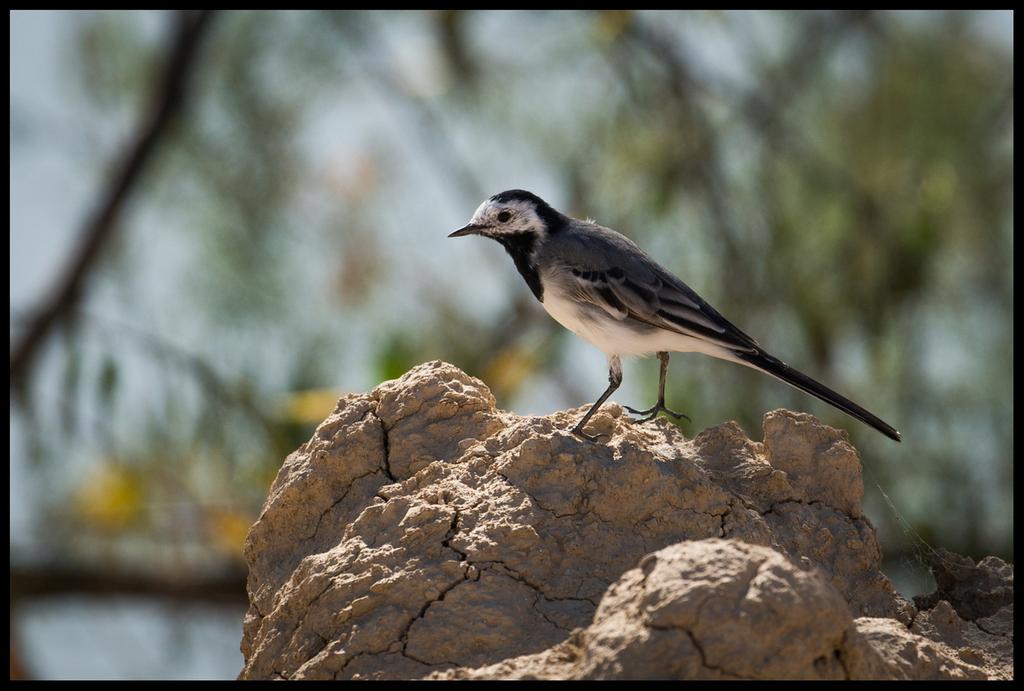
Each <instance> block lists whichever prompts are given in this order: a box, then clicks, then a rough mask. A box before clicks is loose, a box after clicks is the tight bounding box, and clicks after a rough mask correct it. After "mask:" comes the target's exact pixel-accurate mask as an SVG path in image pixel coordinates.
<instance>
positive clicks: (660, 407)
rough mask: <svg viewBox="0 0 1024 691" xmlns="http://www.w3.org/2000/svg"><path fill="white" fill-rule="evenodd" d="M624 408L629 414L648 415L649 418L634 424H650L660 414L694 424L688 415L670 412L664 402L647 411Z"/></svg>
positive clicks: (626, 406) (641, 419) (625, 406)
mask: <svg viewBox="0 0 1024 691" xmlns="http://www.w3.org/2000/svg"><path fill="white" fill-rule="evenodd" d="M622 407H623V408H625V409H626V410H628V411H629V412H631V413H633V414H634V415H646V416H647V417H642V418H640V419H638V420H633V422H649V421H651V420H653V419H654V418H656V417H658V413H667V414H669V415H671V416H672V417H674V418H675V419H676V420H682V419H685V420H686V421H687V422H693V420H691V419H690V416H689V415H687V414H685V413H677V412H676V411H674V410H669V409H668V408H666V407H665V403H664V402H663V401H659V402H658V403H655V404H654V405H653V406H651V407H650V408H648V409H647V410H637V409H636V408H630V407H629V406H628V405H624V406H622Z"/></svg>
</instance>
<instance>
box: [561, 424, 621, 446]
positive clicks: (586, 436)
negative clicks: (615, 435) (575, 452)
mask: <svg viewBox="0 0 1024 691" xmlns="http://www.w3.org/2000/svg"><path fill="white" fill-rule="evenodd" d="M570 431H571V432H572V433H573V434H575V435H576V436H577V437H580V438H581V439H586V440H587V441H591V442H594V443H597V442H598V440H600V439H601V437H608V438H609V439H611V436H610V435H608V434H587V433H586V432H584V431H583V427H582V426H580V425H576V426H575V427H573V428H572V429H571V430H570Z"/></svg>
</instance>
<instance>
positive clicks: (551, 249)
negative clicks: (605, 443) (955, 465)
mask: <svg viewBox="0 0 1024 691" xmlns="http://www.w3.org/2000/svg"><path fill="white" fill-rule="evenodd" d="M467 235H479V236H483V237H487V238H491V239H492V240H496V241H497V242H498V243H500V244H501V245H502V246H503V247H504V248H505V250H506V251H507V252H508V254H509V256H511V258H512V261H513V263H514V264H515V267H516V269H518V271H519V273H520V275H521V276H522V277H523V279H524V280H525V281H526V285H527V286H529V288H530V290H531V291H532V292H533V295H534V296H535V297H536V298H537V300H539V301H540V303H541V304H542V305H543V307H544V309H545V310H546V311H547V313H548V314H549V315H550V316H551V317H552V318H554V320H555V321H557V322H558V323H559V324H561V325H562V326H564V327H565V328H566V329H568V330H569V331H572V332H573V333H575V334H576V335H577V336H580V337H581V338H583V339H584V340H586V341H588V342H590V343H591V344H593V345H595V346H597V348H599V349H600V350H601V351H602V352H603V353H604V354H605V356H606V358H607V360H608V388H607V389H605V391H604V393H602V394H601V396H600V397H599V398H598V399H597V401H596V402H595V403H594V404H593V405H592V406H591V407H590V409H589V410H588V411H587V413H586V414H585V415H584V416H583V418H582V419H580V421H579V422H578V423H577V424H576V425H575V426H574V427H573V428H572V430H571V432H572V433H573V434H575V435H576V436H578V437H580V438H582V439H586V440H588V441H591V442H597V441H599V438H600V436H602V435H591V434H587V433H586V432H585V431H584V427H585V426H586V424H587V422H589V421H590V418H591V417H593V415H594V413H595V412H597V410H598V408H600V407H601V405H602V404H603V403H604V402H605V401H606V400H608V397H609V396H611V395H612V393H613V392H614V391H615V390H616V389H617V388H618V387H619V385H620V384H621V383H622V358H624V357H636V356H649V355H651V354H657V357H658V359H659V360H660V362H661V372H660V377H659V382H658V400H657V402H656V403H655V404H654V405H653V406H651V407H650V408H648V409H646V410H636V409H634V408H630V407H629V406H624V407H625V408H626V409H627V410H628V411H629V412H630V413H633V414H635V415H639V416H641V417H640V418H638V419H637V420H636V421H637V422H647V421H649V420H653V419H654V418H655V417H657V416H658V414H659V413H665V414H667V415H671V416H673V417H675V418H676V419H683V418H685V419H687V420H689V419H690V418H689V417H688V416H686V415H684V414H683V413H677V412H675V411H673V410H670V409H669V408H667V407H666V406H665V381H666V378H667V376H668V364H669V353H673V352H676V353H687V352H697V353H702V354H704V355H710V356H711V357H715V358H719V359H722V360H727V361H730V362H734V363H738V364H741V365H745V366H747V367H750V368H752V369H755V370H758V371H760V372H764V373H766V374H770V375H771V376H773V377H775V378H776V379H779V380H781V381H783V382H785V383H787V384H789V385H791V386H794V387H796V388H797V389H799V390H801V391H803V392H805V393H809V394H811V395H812V396H816V397H817V398H819V399H821V400H822V401H824V402H826V403H828V404H830V405H832V406H835V407H836V408H838V409H839V410H842V411H843V412H844V413H847V414H848V415H850V416H852V417H854V418H856V419H857V420H860V421H861V422H863V423H865V424H867V425H869V426H870V427H873V428H874V429H876V430H878V431H879V432H881V433H882V434H884V435H885V436H887V437H889V438H890V439H893V440H895V441H897V442H898V441H901V436H900V433H899V432H898V431H897V430H896V429H895V428H894V427H893V426H892V425H890V424H888V423H887V422H884V421H883V420H881V419H880V418H879V417H877V416H876V415H874V414H873V413H870V412H868V411H867V410H865V409H864V408H862V407H861V406H859V405H857V404H856V403H854V402H853V401H851V400H850V399H848V398H846V397H845V396H842V395H840V394H838V393H836V392H835V391H833V390H832V389H830V388H828V387H827V386H825V385H824V384H821V383H820V382H817V381H815V380H814V379H812V378H811V377H809V376H807V375H806V374H804V373H802V372H799V371H797V370H796V369H794V368H792V367H790V366H789V365H787V364H786V363H784V362H783V361H782V360H779V359H778V358H776V357H775V356H773V355H771V354H770V353H768V352H767V351H765V349H764V348H762V347H761V345H760V344H758V342H757V341H755V340H754V339H753V338H752V337H750V336H748V335H747V334H746V333H744V332H743V331H741V330H740V329H739V328H738V327H737V326H735V325H734V324H733V323H732V322H730V321H729V320H727V319H726V318H725V317H723V316H722V315H721V314H720V313H719V312H718V310H716V309H715V308H714V307H712V306H711V305H710V304H708V302H707V301H706V300H704V299H703V298H702V297H700V296H699V295H698V294H697V293H696V292H695V291H694V290H693V289H691V288H690V287H689V286H688V285H686V284H685V283H683V281H682V280H680V279H679V278H678V277H676V276H675V275H674V274H673V273H672V272H670V271H669V270H668V269H666V268H664V267H663V266H661V265H660V264H658V263H657V262H656V261H654V259H652V258H651V257H650V256H648V254H647V253H646V252H644V251H643V250H642V249H641V248H640V247H639V246H638V245H637V244H636V243H634V242H633V241H632V240H630V239H629V238H627V237H626V236H625V235H622V234H621V233H619V232H617V231H615V230H612V229H611V228H605V227H603V226H600V225H598V224H597V223H595V222H594V221H592V220H589V219H587V220H580V219H577V218H572V217H570V216H567V215H565V214H563V213H561V212H559V211H557V210H555V209H554V208H553V207H552V206H551V205H550V204H548V203H547V202H545V201H544V200H543V199H541V198H540V197H538V196H537V195H535V194H533V193H532V192H528V191H526V190H521V189H512V190H506V191H504V192H500V193H498V194H495V195H494V196H492V197H490V198H488V199H486V200H484V202H483V203H481V204H480V206H479V207H478V208H477V209H476V211H475V212H474V213H473V216H472V218H470V221H469V223H468V224H466V225H465V226H463V227H462V228H459V229H458V230H456V231H454V232H452V233H450V234H449V235H448V237H450V238H454V237H464V236H467Z"/></svg>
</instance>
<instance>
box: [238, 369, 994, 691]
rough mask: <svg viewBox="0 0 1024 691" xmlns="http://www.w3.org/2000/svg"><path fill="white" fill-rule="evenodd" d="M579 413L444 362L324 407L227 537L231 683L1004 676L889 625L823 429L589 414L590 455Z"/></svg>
mask: <svg viewBox="0 0 1024 691" xmlns="http://www.w3.org/2000/svg"><path fill="white" fill-rule="evenodd" d="M584 411H585V408H580V409H578V410H571V411H561V412H556V413H554V414H552V415H550V416H547V417H520V416H517V415H514V414H511V413H507V412H503V411H499V410H496V409H495V403H494V398H493V396H491V394H490V392H489V391H488V389H487V387H486V386H485V385H484V384H483V383H481V382H480V381H479V380H477V379H475V378H473V377H470V376H469V375H467V374H465V373H464V372H462V371H460V370H459V369H457V368H455V367H453V366H451V365H448V364H446V363H442V362H430V363H426V364H424V365H420V366H419V367H416V368H414V369H413V370H411V371H410V372H408V373H406V374H405V375H404V376H403V377H401V378H400V379H397V380H394V381H389V382H385V383H383V384H381V385H380V386H379V387H377V389H375V390H374V391H373V392H372V393H370V394H368V395H362V394H360V395H350V396H346V397H344V398H342V399H341V400H340V401H339V402H338V406H337V408H336V410H335V411H334V413H333V414H332V415H331V416H329V417H328V418H327V420H325V421H324V422H323V423H322V424H321V425H320V426H319V427H318V428H317V429H316V431H315V432H314V434H313V436H312V438H311V439H310V440H309V441H308V442H306V443H305V444H303V445H302V446H301V447H300V448H299V449H297V450H296V451H295V452H294V453H292V454H291V455H290V456H289V457H288V458H287V459H286V461H285V464H284V466H283V467H282V468H281V471H280V473H279V474H278V477H277V479H276V480H275V482H274V484H273V486H272V487H271V490H270V494H269V496H268V498H267V502H266V504H265V505H264V508H263V511H262V513H261V515H260V517H259V519H258V520H257V521H256V523H255V524H254V525H253V527H252V529H251V530H250V532H249V535H248V537H247V540H246V545H245V556H246V560H247V562H248V564H249V568H250V573H249V583H248V589H249V596H250V608H249V611H248V613H247V615H246V620H245V626H244V631H243V640H242V646H241V647H242V652H243V655H244V657H245V667H244V669H243V670H242V673H241V675H240V677H241V678H245V679H252V678H289V679H302V678H345V679H347V678H418V677H424V676H427V675H429V674H431V673H435V676H438V675H447V676H456V677H458V676H493V677H499V678H512V677H522V678H526V677H529V678H566V677H581V678H582V677H587V678H604V677H615V676H618V677H632V678H642V677H646V676H671V677H675V678H697V677H714V676H716V675H717V676H740V677H747V676H749V677H755V678H758V677H759V678H767V677H770V676H772V675H777V676H787V677H792V678H842V677H844V676H859V677H864V678H917V677H914V676H913V674H914V666H913V663H908V664H909V665H910V667H909V668H907V666H906V665H904V666H900V665H899V664H896V663H895V662H893V661H890V660H886V659H885V658H884V655H883V652H884V653H885V654H889V653H892V654H900V653H902V652H905V651H906V650H907V649H908V648H907V646H911V647H913V646H917V645H924V644H925V643H927V645H929V646H934V649H932V648H928V651H930V652H929V653H928V654H929V655H931V656H932V657H930V658H928V659H929V660H932V659H934V660H941V661H942V662H941V664H939V663H936V665H932V666H929V667H927V670H928V672H929V673H934V674H935V675H936V676H943V675H945V676H948V677H957V676H958V675H959V676H970V674H978V675H981V676H1000V675H1002V674H1003V673H1004V672H1005V670H1006V669H1009V670H1010V674H1012V658H1011V663H1010V666H1009V667H1005V666H1004V667H1002V668H998V669H997V668H996V667H992V665H991V664H990V665H989V667H983V666H979V665H984V664H988V662H987V661H986V660H985V659H982V658H974V660H975V662H977V663H979V664H975V662H971V661H970V660H968V661H964V660H962V659H961V658H958V657H957V654H958V653H957V651H958V650H961V648H958V647H956V641H953V640H952V639H950V642H949V643H948V644H947V643H944V642H942V641H936V642H932V641H931V639H929V638H926V637H925V636H926V635H931V633H932V629H929V628H927V626H926V622H925V621H924V620H922V622H921V623H920V626H919V629H918V632H913V631H910V630H908V628H907V627H908V626H909V625H911V623H912V622H914V617H915V616H916V615H917V613H916V611H915V609H914V607H913V605H911V604H910V603H909V602H907V601H906V600H904V599H903V598H902V597H900V596H899V595H898V594H897V593H896V592H895V591H894V590H893V588H892V586H891V584H890V583H889V581H888V580H887V579H886V578H885V576H883V575H882V573H881V571H880V570H879V564H880V561H881V552H880V549H879V546H878V541H877V539H876V537H875V533H874V530H873V529H872V527H871V525H870V523H868V521H867V520H866V518H864V516H863V515H862V514H861V510H860V500H861V496H862V493H863V485H862V480H861V474H860V461H859V458H858V456H857V452H856V450H855V449H854V448H853V447H852V446H851V445H850V443H849V439H848V437H847V436H846V434H845V433H844V432H842V431H839V430H835V429H832V428H829V427H826V426H824V425H822V424H820V423H818V422H817V421H816V420H815V419H814V418H813V417H811V416H809V415H805V414H799V413H791V412H788V411H784V410H777V411H773V412H771V413H768V414H767V415H766V416H765V419H764V431H763V441H761V442H754V441H751V440H750V439H748V438H747V436H746V435H745V434H744V433H743V431H742V430H741V429H740V428H739V427H738V426H737V425H736V424H735V423H727V424H724V425H720V426H718V427H715V428H712V429H709V430H705V431H704V432H702V433H701V434H699V435H698V436H697V437H696V438H694V439H692V440H688V439H686V438H685V437H684V436H683V435H682V434H681V433H680V432H679V430H678V429H677V428H676V427H674V426H673V425H672V424H670V423H669V422H668V421H666V420H664V419H662V420H657V421H654V422H651V423H647V424H644V425H634V424H632V423H631V422H629V421H628V420H627V418H626V417H625V416H624V414H623V410H622V408H621V407H619V406H618V405H617V404H606V405H605V406H604V407H603V408H602V410H601V411H600V412H599V413H598V414H597V415H595V416H594V418H593V419H592V422H591V425H590V427H588V431H591V432H597V433H604V434H608V435H610V439H609V440H608V441H607V443H604V444H594V443H590V442H586V441H583V440H581V439H579V438H577V437H575V436H573V435H572V434H570V433H569V432H568V429H569V428H570V427H571V426H572V425H573V424H574V423H575V422H576V421H577V420H578V418H579V417H580V416H581V415H582V414H583V412H584ZM652 553H654V554H652ZM645 555H647V556H645ZM702 607H703V608H706V610H704V609H702ZM997 614H998V617H999V618H995V619H992V621H991V622H990V624H989V626H990V627H991V628H990V629H988V631H995V630H997V629H998V630H1000V631H1001V630H1002V628H1001V627H1005V626H1006V625H1007V624H1006V622H1005V621H1004V620H1005V615H1004V614H999V613H993V614H992V616H993V617H996V615H997ZM917 616H919V615H917ZM862 622H863V624H862ZM878 622H882V624H878ZM928 622H931V620H930V619H929V620H928ZM862 625H863V627H864V631H861V627H862ZM890 626H891V627H896V628H893V629H891V630H890V629H889V628H886V627H890ZM971 626H975V628H978V629H979V631H981V630H982V629H980V628H979V627H980V626H981V624H980V623H979V624H978V625H975V624H971ZM1008 626H1009V630H1010V634H1009V636H1010V638H1009V640H1010V641H1011V642H1012V612H1011V616H1010V619H1009V624H1008ZM933 628H934V627H933ZM953 628H955V627H953ZM897 629H898V630H899V631H898V632H897ZM943 630H944V631H946V632H947V633H948V632H949V631H952V630H953V629H952V628H951V625H947V626H946V628H945V629H943ZM936 635H938V634H936ZM960 635H961V638H962V642H964V643H965V647H971V646H973V645H975V643H976V642H977V641H978V640H981V639H977V638H971V636H976V635H977V634H976V633H975V632H974V631H973V629H972V630H970V631H967V632H962V633H961V634H960ZM988 635H993V636H1002V635H1003V634H999V633H993V634H988ZM872 641H876V642H878V644H877V645H876V644H875V643H872ZM951 646H953V647H951ZM879 651H883V652H879ZM893 651H895V652H893ZM605 653H607V654H605ZM943 656H946V657H951V658H952V659H953V662H948V661H946V657H943ZM968 657H970V655H969V654H968ZM996 657H998V655H997V656H996ZM993 659H995V658H993ZM999 659H1001V658H999ZM989 662H990V661H989ZM650 665H660V666H656V667H651V666H650ZM968 669H969V670H970V673H968V672H967V671H964V670H968Z"/></svg>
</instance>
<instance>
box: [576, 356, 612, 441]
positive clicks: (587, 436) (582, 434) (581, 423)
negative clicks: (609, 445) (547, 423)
mask: <svg viewBox="0 0 1024 691" xmlns="http://www.w3.org/2000/svg"><path fill="white" fill-rule="evenodd" d="M621 383H622V361H621V360H619V356H618V355H612V356H611V357H609V358H608V388H607V389H605V390H604V393H603V394H601V398H599V399H597V403H595V404H594V405H592V406H590V410H588V411H587V414H586V415H584V416H583V419H582V420H580V421H579V422H577V423H576V426H575V427H573V428H572V433H573V434H575V435H576V436H577V437H582V438H584V439H586V440H587V441H597V440H598V438H599V437H603V436H607V435H604V434H597V435H591V434H587V433H586V432H584V431H583V426H584V425H586V424H587V421H589V420H590V417H591V416H592V415H593V414H594V413H596V412H597V409H598V408H600V407H601V404H602V403H604V402H605V401H606V400H608V397H609V396H611V395H612V392H613V391H615V389H617V388H619V384H621Z"/></svg>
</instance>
